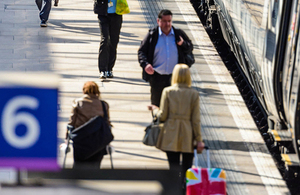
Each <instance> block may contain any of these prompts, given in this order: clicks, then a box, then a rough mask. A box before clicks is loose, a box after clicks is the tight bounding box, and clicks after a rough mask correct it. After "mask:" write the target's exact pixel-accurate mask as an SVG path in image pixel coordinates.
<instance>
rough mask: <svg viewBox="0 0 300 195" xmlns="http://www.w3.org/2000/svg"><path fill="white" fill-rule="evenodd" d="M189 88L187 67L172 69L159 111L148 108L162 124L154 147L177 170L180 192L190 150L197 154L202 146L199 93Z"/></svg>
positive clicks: (191, 158)
mask: <svg viewBox="0 0 300 195" xmlns="http://www.w3.org/2000/svg"><path fill="white" fill-rule="evenodd" d="M191 84H192V81H191V76H190V70H189V67H188V66H187V65H185V64H178V65H176V66H175V68H174V70H173V75H172V85H171V86H169V87H166V88H164V90H163V92H162V97H161V102H160V107H159V108H158V107H157V106H155V105H151V106H148V109H149V110H153V112H154V113H155V115H156V116H157V117H158V118H159V121H160V122H163V123H164V128H163V130H162V131H161V132H160V135H159V138H158V141H157V144H156V147H157V148H158V149H160V150H162V151H164V152H166V154H167V158H168V162H169V166H170V170H177V169H178V167H180V169H181V171H180V175H181V176H180V177H181V182H182V186H183V192H185V173H186V171H187V170H188V169H189V168H191V167H192V164H193V157H194V154H193V150H194V147H197V151H198V153H201V152H202V150H203V149H204V146H205V144H204V142H203V141H202V137H201V125H200V99H199V93H198V92H197V91H196V90H194V89H192V88H191ZM180 156H182V164H180Z"/></svg>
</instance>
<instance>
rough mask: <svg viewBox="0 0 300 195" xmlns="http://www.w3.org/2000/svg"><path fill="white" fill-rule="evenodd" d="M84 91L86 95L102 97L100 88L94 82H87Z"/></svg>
mask: <svg viewBox="0 0 300 195" xmlns="http://www.w3.org/2000/svg"><path fill="white" fill-rule="evenodd" d="M82 91H83V93H84V94H88V95H96V96H100V91H99V87H98V85H97V83H95V82H94V81H87V82H85V83H84V85H83V88H82Z"/></svg>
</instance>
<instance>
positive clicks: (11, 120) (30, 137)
mask: <svg viewBox="0 0 300 195" xmlns="http://www.w3.org/2000/svg"><path fill="white" fill-rule="evenodd" d="M38 106H39V101H38V100H37V99H36V98H34V97H32V96H16V97H14V98H12V99H10V100H9V101H8V102H7V103H6V105H5V107H4V109H3V113H2V119H1V124H2V131H3V132H2V133H3V137H4V139H5V140H6V141H7V143H9V144H10V145H11V146H12V147H15V148H19V149H26V148H29V147H31V146H33V145H34V144H35V143H36V142H37V140H38V139H39V135H40V125H39V122H38V120H37V119H36V117H35V116H34V115H32V114H31V113H28V112H24V111H22V112H21V111H20V112H18V110H19V109H22V108H29V109H32V110H34V109H37V108H38ZM21 124H22V125H25V126H26V134H25V135H24V136H22V137H21V136H18V135H17V134H16V131H15V130H16V128H17V126H18V125H21Z"/></svg>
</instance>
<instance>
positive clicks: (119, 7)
mask: <svg viewBox="0 0 300 195" xmlns="http://www.w3.org/2000/svg"><path fill="white" fill-rule="evenodd" d="M128 13H130V10H129V7H128V3H127V0H117V4H116V14H118V15H123V14H128Z"/></svg>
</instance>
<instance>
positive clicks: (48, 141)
mask: <svg viewBox="0 0 300 195" xmlns="http://www.w3.org/2000/svg"><path fill="white" fill-rule="evenodd" d="M14 80H19V81H21V82H17V81H14ZM58 80H59V79H58V77H57V76H55V75H49V74H42V73H41V74H37V73H5V74H2V73H1V74H0V94H1V98H0V167H14V168H17V169H27V170H56V169H58V168H59V166H58V164H57V118H58V115H57V103H58Z"/></svg>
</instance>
